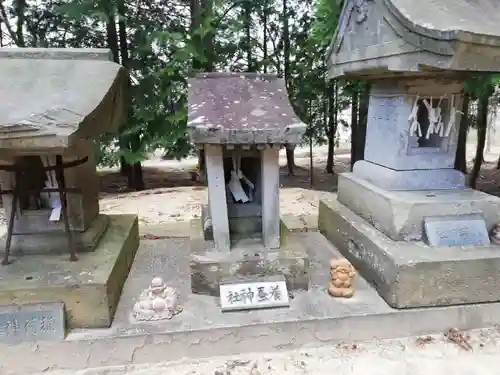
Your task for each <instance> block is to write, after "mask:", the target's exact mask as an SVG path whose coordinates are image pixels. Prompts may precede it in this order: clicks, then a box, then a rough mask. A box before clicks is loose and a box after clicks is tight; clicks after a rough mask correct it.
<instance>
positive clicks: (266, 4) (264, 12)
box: [262, 0, 269, 73]
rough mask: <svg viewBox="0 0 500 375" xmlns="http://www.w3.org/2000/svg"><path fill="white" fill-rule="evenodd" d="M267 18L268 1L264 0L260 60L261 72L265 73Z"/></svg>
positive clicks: (266, 63) (266, 62) (266, 64)
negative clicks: (261, 54) (261, 55)
mask: <svg viewBox="0 0 500 375" xmlns="http://www.w3.org/2000/svg"><path fill="white" fill-rule="evenodd" d="M268 18H269V4H268V0H264V10H263V16H262V32H263V37H262V49H263V59H262V65H263V68H262V70H263V72H264V73H267V66H268V65H269V64H268V61H267V60H268V53H269V52H268V50H267V40H268V36H267V21H268Z"/></svg>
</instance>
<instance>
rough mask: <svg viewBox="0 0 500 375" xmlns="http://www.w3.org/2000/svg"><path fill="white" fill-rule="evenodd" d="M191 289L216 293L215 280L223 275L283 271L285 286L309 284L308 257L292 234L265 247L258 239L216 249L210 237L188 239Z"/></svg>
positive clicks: (216, 281) (295, 286)
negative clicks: (276, 245) (278, 243)
mask: <svg viewBox="0 0 500 375" xmlns="http://www.w3.org/2000/svg"><path fill="white" fill-rule="evenodd" d="M190 268H191V287H192V291H193V293H197V294H207V295H211V296H219V284H220V282H221V280H223V279H227V278H240V279H244V278H246V277H249V276H250V277H266V276H275V275H284V276H285V278H286V281H287V287H288V289H289V290H297V289H303V290H307V289H308V287H309V258H308V255H307V252H306V250H305V249H304V247H303V246H302V245H301V243H300V242H298V241H294V240H293V239H292V238H289V240H288V241H287V242H286V243H282V245H281V248H279V249H266V248H265V247H264V246H263V245H262V243H261V241H260V240H254V239H247V240H241V241H238V242H236V243H233V247H232V248H231V251H230V252H224V251H217V250H216V249H215V248H214V245H213V243H211V242H210V241H194V240H193V241H191V262H190Z"/></svg>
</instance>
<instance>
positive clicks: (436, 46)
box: [328, 0, 500, 78]
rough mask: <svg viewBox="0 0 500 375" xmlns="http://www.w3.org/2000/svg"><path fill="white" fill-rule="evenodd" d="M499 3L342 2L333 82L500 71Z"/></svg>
mask: <svg viewBox="0 0 500 375" xmlns="http://www.w3.org/2000/svg"><path fill="white" fill-rule="evenodd" d="M498 25H500V1H498V0H419V1H416V0H346V3H345V5H344V8H343V10H342V14H341V16H340V20H339V26H338V28H337V31H336V33H335V35H334V37H333V40H332V42H331V46H330V49H329V51H328V65H329V73H330V76H331V77H339V76H353V77H356V76H357V77H360V78H363V77H365V78H370V77H372V78H373V77H381V76H387V75H390V74H406V75H408V73H410V74H415V75H432V74H436V73H437V72H454V73H458V72H462V73H463V72H498V71H500V27H498Z"/></svg>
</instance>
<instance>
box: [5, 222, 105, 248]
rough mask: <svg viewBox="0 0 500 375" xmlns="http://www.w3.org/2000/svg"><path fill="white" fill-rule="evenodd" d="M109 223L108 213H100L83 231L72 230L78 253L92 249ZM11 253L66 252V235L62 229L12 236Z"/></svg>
mask: <svg viewBox="0 0 500 375" xmlns="http://www.w3.org/2000/svg"><path fill="white" fill-rule="evenodd" d="M108 225H109V217H108V215H103V214H100V215H98V216H97V218H96V219H95V220H94V222H93V223H92V224H91V225H90V227H89V228H88V229H87V230H86V231H85V232H76V231H75V232H72V236H73V242H74V244H75V248H76V251H77V252H78V253H84V252H89V251H94V250H95V248H96V246H97V245H98V243H99V241H100V240H101V238H102V236H103V235H104V233H106V230H107V228H108ZM6 240H7V234H5V235H3V236H2V237H1V238H0V248H5V241H6ZM11 254H12V255H14V256H15V255H22V254H35V255H38V254H68V256H69V249H68V237H67V236H66V233H65V232H64V231H62V232H61V231H58V232H45V233H40V234H38V233H37V234H26V235H19V234H18V235H13V236H12V246H11Z"/></svg>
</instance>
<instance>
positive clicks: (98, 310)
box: [0, 48, 138, 327]
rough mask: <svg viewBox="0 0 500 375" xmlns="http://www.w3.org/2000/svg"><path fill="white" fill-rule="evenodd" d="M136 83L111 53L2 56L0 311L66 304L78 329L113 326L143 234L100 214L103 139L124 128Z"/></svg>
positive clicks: (133, 221)
mask: <svg viewBox="0 0 500 375" xmlns="http://www.w3.org/2000/svg"><path fill="white" fill-rule="evenodd" d="M127 81H128V77H127V73H126V71H125V70H124V69H123V68H122V67H121V66H120V65H118V64H116V63H114V62H112V61H111V58H110V51H109V50H101V49H32V48H16V49H7V48H4V49H0V98H1V99H0V188H1V194H2V201H3V206H4V208H5V212H6V218H7V224H8V230H7V234H6V235H5V236H4V237H3V241H4V244H5V248H4V252H3V257H2V258H3V262H2V264H3V265H4V267H3V268H2V271H1V273H2V277H1V279H0V304H6V305H7V304H10V303H12V301H16V303H18V304H24V303H32V302H36V303H40V302H60V301H62V302H64V304H65V309H66V312H67V315H68V322H69V325H70V327H105V326H109V325H110V324H111V321H112V319H113V314H114V309H115V308H116V304H117V302H118V298H119V296H120V293H121V288H122V286H123V284H124V282H125V280H126V277H127V274H128V270H129V268H130V266H131V264H132V261H133V259H134V255H135V252H136V250H137V247H138V227H137V217H136V216H135V215H117V216H107V215H102V214H99V180H98V178H97V175H96V163H95V160H94V156H93V139H95V138H97V137H98V136H99V135H101V134H104V133H109V132H114V131H116V130H117V129H118V127H119V126H120V125H121V123H122V122H123V120H124V114H125V110H126V103H127V100H126V92H125V90H126V87H127ZM78 253H80V254H78ZM70 261H72V262H70ZM101 284H102V285H101ZM99 286H101V288H99ZM75 287H76V289H75Z"/></svg>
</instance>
